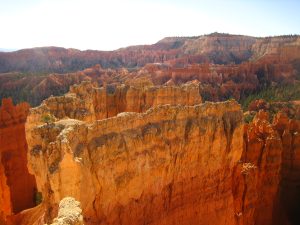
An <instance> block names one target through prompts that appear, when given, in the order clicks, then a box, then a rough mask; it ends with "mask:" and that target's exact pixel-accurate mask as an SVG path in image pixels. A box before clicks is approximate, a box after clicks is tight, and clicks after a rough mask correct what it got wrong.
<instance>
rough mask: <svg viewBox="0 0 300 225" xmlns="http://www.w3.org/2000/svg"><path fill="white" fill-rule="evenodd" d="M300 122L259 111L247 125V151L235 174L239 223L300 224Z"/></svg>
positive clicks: (245, 144)
mask: <svg viewBox="0 0 300 225" xmlns="http://www.w3.org/2000/svg"><path fill="white" fill-rule="evenodd" d="M299 131H300V130H299V120H291V119H289V118H288V117H287V116H286V115H285V114H283V113H281V112H280V113H278V114H277V115H275V117H274V119H273V122H272V123H271V122H270V118H269V114H268V113H267V112H265V111H259V112H258V113H257V115H256V116H255V118H254V120H253V122H251V123H250V124H249V125H246V126H245V132H244V151H243V154H242V157H241V160H240V162H239V163H238V164H237V167H236V170H235V175H234V186H233V187H234V188H233V193H234V196H235V197H234V198H235V207H236V208H235V209H236V211H237V212H239V213H238V214H237V218H238V224H243V225H250V224H253V225H254V224H255V225H265V224H272V225H277V224H278V225H296V224H298V223H299V210H300V207H299V198H300V193H299V190H298V188H297V187H298V185H299V182H300V176H299V163H300V158H299V154H298V151H297V150H298V149H299V143H300V136H299Z"/></svg>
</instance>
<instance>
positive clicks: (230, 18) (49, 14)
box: [0, 0, 300, 50]
mask: <svg viewBox="0 0 300 225" xmlns="http://www.w3.org/2000/svg"><path fill="white" fill-rule="evenodd" d="M299 11H300V0H106V1H104V0H0V48H4V49H22V48H32V47H42V46H59V47H65V48H77V49H80V50H86V49H95V50H114V49H118V48H121V47H126V46H130V45H140V44H153V43H156V42H157V41H159V40H160V39H162V38H164V37H167V36H198V35H203V34H209V33H213V32H222V33H231V34H243V35H251V36H274V35H283V34H300V16H299Z"/></svg>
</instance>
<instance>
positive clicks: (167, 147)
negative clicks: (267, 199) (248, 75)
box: [26, 101, 243, 225]
mask: <svg viewBox="0 0 300 225" xmlns="http://www.w3.org/2000/svg"><path fill="white" fill-rule="evenodd" d="M36 112H37V109H33V110H31V113H30V115H29V118H28V123H27V125H26V127H27V132H26V134H27V140H28V144H29V154H28V158H29V161H30V162H29V165H30V166H29V167H30V171H31V172H32V173H34V174H35V176H36V178H37V184H38V189H39V190H40V191H42V193H43V200H44V204H45V205H46V209H47V211H46V214H45V215H46V218H47V219H48V220H51V219H52V218H54V217H55V215H56V212H57V208H58V206H57V205H58V203H59V202H60V200H61V199H63V198H64V197H66V196H73V197H74V198H76V199H78V200H79V201H80V202H81V205H82V209H83V216H84V219H85V224H145V223H146V224H181V225H183V224H189V225H190V224H234V221H235V220H236V216H235V213H236V212H235V210H234V198H233V197H234V196H233V195H232V190H231V186H232V182H231V180H232V179H231V177H232V173H233V170H234V167H235V164H236V162H237V161H238V160H239V159H240V156H241V154H242V145H243V139H242V134H243V122H242V112H241V109H240V106H239V105H238V104H237V103H236V102H234V101H233V102H232V101H230V102H225V103H206V104H202V105H195V106H183V105H176V106H171V105H164V106H157V107H154V108H151V109H149V110H147V111H146V112H144V113H126V112H124V113H120V114H118V115H117V116H115V117H111V118H108V119H103V120H98V121H92V122H90V123H87V122H83V121H81V120H75V119H60V120H58V121H56V122H54V123H48V124H47V123H44V124H42V123H39V125H37V124H35V123H34V121H35V119H31V118H35V117H36ZM216 213H217V214H218V217H216V216H215V215H216Z"/></svg>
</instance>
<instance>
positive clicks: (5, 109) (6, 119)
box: [0, 99, 36, 217]
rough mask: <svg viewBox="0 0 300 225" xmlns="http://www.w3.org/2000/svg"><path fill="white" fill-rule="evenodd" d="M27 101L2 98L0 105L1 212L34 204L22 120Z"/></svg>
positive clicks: (7, 214)
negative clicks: (15, 102) (15, 104)
mask: <svg viewBox="0 0 300 225" xmlns="http://www.w3.org/2000/svg"><path fill="white" fill-rule="evenodd" d="M28 110H29V105H28V104H26V103H22V104H19V105H17V106H14V105H13V103H12V100H11V99H3V100H2V106H1V108H0V159H1V161H0V174H1V176H0V178H1V180H0V199H1V204H0V212H1V213H0V215H1V214H4V217H6V216H9V215H11V214H15V213H18V212H20V211H21V210H24V209H27V208H30V207H33V206H35V201H34V197H35V196H34V194H35V191H36V183H35V179H34V177H33V176H32V175H30V174H29V173H28V169H27V143H26V139H25V121H26V117H27V114H28Z"/></svg>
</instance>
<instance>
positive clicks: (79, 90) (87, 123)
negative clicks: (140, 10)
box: [0, 33, 300, 225]
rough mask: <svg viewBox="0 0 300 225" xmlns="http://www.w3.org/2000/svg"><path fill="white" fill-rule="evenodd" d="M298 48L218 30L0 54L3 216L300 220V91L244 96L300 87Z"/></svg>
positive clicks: (21, 220) (257, 224)
mask: <svg viewBox="0 0 300 225" xmlns="http://www.w3.org/2000/svg"><path fill="white" fill-rule="evenodd" d="M299 46H300V42H299V37H298V36H279V37H269V38H254V37H249V36H241V35H227V34H218V33H214V34H211V35H205V36H199V37H181V38H180V37H169V38H165V39H163V40H161V41H159V42H158V43H156V44H154V45H150V46H132V47H128V48H124V49H119V50H116V51H112V52H100V51H83V52H81V51H78V50H75V49H62V48H54V47H49V48H39V49H27V50H21V51H17V52H12V53H3V54H2V53H0V65H1V66H0V68H1V72H5V73H2V74H0V94H1V98H2V105H1V108H0V178H1V179H0V202H1V204H0V224H1V225H2V224H3V225H17V224H18V225H33V224H34V225H44V224H53V225H54V224H55V225H58V224H60V225H62V224H74V225H82V224H85V225H96V224H101V225H109V224H110V225H113V224H115V225H117V224H124V225H126V224H128V225H129V224H130V225H135V224H136V225H142V224H149V225H150V224H151V225H169V224H178V225H184V224H187V225H191V224H195V225H210V224H214V225H215V224H218V225H297V224H299V223H300V218H299V213H300V207H299V202H300V192H299V186H300V153H299V152H300V151H299V150H300V135H299V134H300V133H299V132H300V104H299V101H298V100H299V99H297V97H296V99H291V98H288V100H287V101H284V100H282V101H275V100H273V101H272V102H266V101H264V100H255V101H252V102H250V104H249V105H248V108H243V110H244V112H243V110H242V107H241V105H240V104H239V103H238V101H239V102H241V101H242V100H243V99H245V98H247V97H248V96H249V95H251V94H253V93H254V94H255V93H260V91H264V90H267V89H269V88H273V87H281V85H296V86H295V87H298V89H296V93H297V90H299V85H298V84H299V74H300V67H299V65H300V63H299V62H300V61H299V58H300V49H299ZM74 60H75V61H74ZM8 62H9V63H8ZM30 62H35V64H34V65H33V64H31V63H30ZM8 65H9V66H8ZM73 66H74V67H73ZM123 66H125V67H126V68H121V67H123ZM132 67H135V68H134V69H133V68H132ZM77 70H80V71H77ZM36 72H38V73H40V74H37V73H36ZM297 85H298V86H297ZM282 87H286V89H288V87H290V86H282ZM4 97H13V99H11V98H8V99H6V98H4ZM273 98H275V96H273ZM24 100H26V101H27V102H29V103H30V104H31V105H32V106H35V107H33V108H30V106H29V104H28V103H19V104H17V105H14V102H17V103H18V102H21V101H24Z"/></svg>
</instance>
